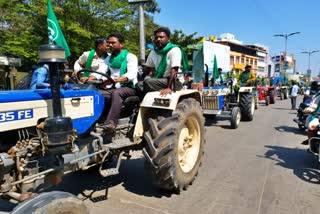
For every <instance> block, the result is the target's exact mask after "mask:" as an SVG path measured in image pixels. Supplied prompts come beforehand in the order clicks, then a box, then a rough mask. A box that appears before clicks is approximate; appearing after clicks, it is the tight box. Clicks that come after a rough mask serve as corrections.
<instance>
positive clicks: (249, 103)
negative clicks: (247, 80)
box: [239, 93, 255, 121]
mask: <svg viewBox="0 0 320 214" xmlns="http://www.w3.org/2000/svg"><path fill="white" fill-rule="evenodd" d="M239 106H240V110H241V120H242V121H251V120H253V115H254V110H255V102H254V97H253V95H252V94H250V93H243V94H241V96H240V105H239Z"/></svg>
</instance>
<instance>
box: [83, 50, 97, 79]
mask: <svg viewBox="0 0 320 214" xmlns="http://www.w3.org/2000/svg"><path fill="white" fill-rule="evenodd" d="M95 53H96V51H95V50H94V49H91V50H90V53H89V56H88V59H87V62H86V67H85V69H88V70H91V65H92V61H93V57H94V54H95ZM89 75H90V72H84V73H83V76H84V77H89Z"/></svg>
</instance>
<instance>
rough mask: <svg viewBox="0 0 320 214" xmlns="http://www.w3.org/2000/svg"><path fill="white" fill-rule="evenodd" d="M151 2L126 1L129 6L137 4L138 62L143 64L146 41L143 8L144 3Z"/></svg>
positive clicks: (139, 0)
mask: <svg viewBox="0 0 320 214" xmlns="http://www.w3.org/2000/svg"><path fill="white" fill-rule="evenodd" d="M152 1H153V0H128V3H129V4H139V32H140V34H139V38H140V39H139V40H140V60H141V61H143V62H145V59H146V48H145V47H146V40H145V32H144V11H143V6H144V4H145V3H148V2H152Z"/></svg>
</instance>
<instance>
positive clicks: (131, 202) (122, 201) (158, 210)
mask: <svg viewBox="0 0 320 214" xmlns="http://www.w3.org/2000/svg"><path fill="white" fill-rule="evenodd" d="M120 202H121V203H126V204H134V205H138V206H140V207H144V208H147V209H151V210H154V211H157V212H160V213H164V214H171V213H169V212H167V211H164V210H160V209H157V208H153V207H149V206H146V205H143V204H139V203H136V202H133V201H128V200H124V199H120Z"/></svg>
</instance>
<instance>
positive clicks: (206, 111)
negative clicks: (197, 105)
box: [203, 109, 221, 114]
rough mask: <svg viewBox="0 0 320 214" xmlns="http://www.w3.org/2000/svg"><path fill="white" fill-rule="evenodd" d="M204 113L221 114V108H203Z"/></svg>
mask: <svg viewBox="0 0 320 214" xmlns="http://www.w3.org/2000/svg"><path fill="white" fill-rule="evenodd" d="M203 113H204V114H221V110H209V109H203Z"/></svg>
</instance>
